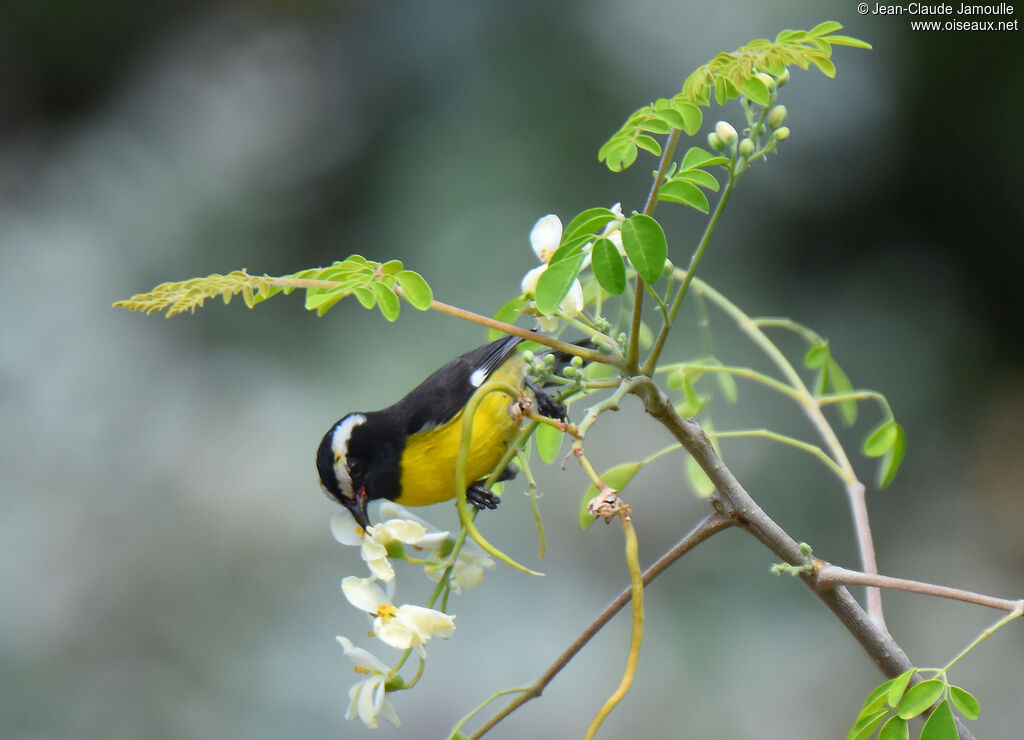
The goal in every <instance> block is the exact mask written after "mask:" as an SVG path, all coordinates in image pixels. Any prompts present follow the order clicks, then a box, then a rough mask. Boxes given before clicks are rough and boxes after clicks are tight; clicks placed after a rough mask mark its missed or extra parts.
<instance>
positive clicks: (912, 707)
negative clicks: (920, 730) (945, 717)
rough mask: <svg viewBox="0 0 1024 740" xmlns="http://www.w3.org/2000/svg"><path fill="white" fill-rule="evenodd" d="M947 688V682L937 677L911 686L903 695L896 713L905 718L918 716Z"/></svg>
mask: <svg viewBox="0 0 1024 740" xmlns="http://www.w3.org/2000/svg"><path fill="white" fill-rule="evenodd" d="M945 688H946V684H945V683H944V682H942V681H940V680H939V679H937V678H933V679H931V680H930V681H922V682H921V683H919V684H917V685H916V686H911V687H910V690H909V691H907V693H906V694H904V695H903V700H902V701H900V705H899V706H898V707H897V708H896V713H897V714H898V715H899V716H901V717H902V718H903V719H910V718H911V717H916V716H917V715H919V714H921V712H924V711H925V710H926V709H928V708H929V707H930V706H931V705H932V704H934V703H935V702H936V701H937V700H938V698H939V697H940V696H942V692H943V691H944V690H945Z"/></svg>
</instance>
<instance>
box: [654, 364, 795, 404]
mask: <svg viewBox="0 0 1024 740" xmlns="http://www.w3.org/2000/svg"><path fill="white" fill-rule="evenodd" d="M677 369H678V370H682V371H684V372H686V371H687V370H698V371H700V372H705V373H723V374H725V375H735V376H737V377H740V378H746V379H748V380H753V381H754V382H756V383H760V384H761V385H764V386H766V387H768V388H771V389H772V390H773V391H777V392H778V393H781V394H782V395H784V396H788V397H789V398H792V399H794V400H796V401H800V400H802V398H803V397H802V396H801V395H800V392H799V391H796V390H794V389H793V388H790V387H789V386H788V385H786V384H785V383H781V382H779V381H778V380H776V379H775V378H773V377H771V376H770V375H765V374H764V373H759V372H758V371H757V370H752V369H751V368H749V367H735V366H732V365H712V364H706V363H701V362H680V363H675V364H672V365H663V366H662V367H659V368H657V369H656V370H655V371H654V372H656V373H661V372H671V371H673V370H677Z"/></svg>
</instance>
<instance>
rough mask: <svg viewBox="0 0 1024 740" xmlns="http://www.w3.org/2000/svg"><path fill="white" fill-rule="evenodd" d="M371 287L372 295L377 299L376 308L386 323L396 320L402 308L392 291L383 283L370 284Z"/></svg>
mask: <svg viewBox="0 0 1024 740" xmlns="http://www.w3.org/2000/svg"><path fill="white" fill-rule="evenodd" d="M371 287H372V288H373V295H374V297H375V298H376V299H377V308H379V309H380V312H381V314H382V315H383V316H384V318H385V319H387V320H388V321H394V320H395V319H397V318H398V313H399V311H401V309H402V306H401V304H400V303H399V301H398V296H396V295H395V293H394V291H393V290H391V288H389V287H388V286H386V285H384V284H383V283H371Z"/></svg>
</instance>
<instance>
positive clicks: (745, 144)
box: [740, 139, 754, 157]
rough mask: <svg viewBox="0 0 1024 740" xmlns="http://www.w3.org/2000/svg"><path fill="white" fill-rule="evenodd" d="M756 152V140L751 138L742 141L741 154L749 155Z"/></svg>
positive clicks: (742, 155)
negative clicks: (753, 140)
mask: <svg viewBox="0 0 1024 740" xmlns="http://www.w3.org/2000/svg"><path fill="white" fill-rule="evenodd" d="M753 153H754V142H752V141H751V140H750V139H744V140H743V141H741V142H740V156H741V157H749V156H750V155H751V154H753Z"/></svg>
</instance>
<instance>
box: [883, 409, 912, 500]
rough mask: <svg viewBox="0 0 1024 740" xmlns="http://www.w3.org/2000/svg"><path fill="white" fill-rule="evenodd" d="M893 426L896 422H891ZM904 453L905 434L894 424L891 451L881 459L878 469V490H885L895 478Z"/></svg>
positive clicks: (905, 448)
mask: <svg viewBox="0 0 1024 740" xmlns="http://www.w3.org/2000/svg"><path fill="white" fill-rule="evenodd" d="M893 424H896V422H893ZM906 451H907V437H906V434H905V433H904V432H903V427H902V426H900V425H899V424H896V438H895V439H894V440H893V443H892V449H891V450H889V454H888V455H886V456H885V457H884V458H883V459H882V464H881V466H880V467H879V469H878V487H879V488H887V487H888V486H889V484H890V483H892V481H893V478H895V477H896V473H897V472H898V471H899V469H900V463H902V462H903V456H904V454H906Z"/></svg>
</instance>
